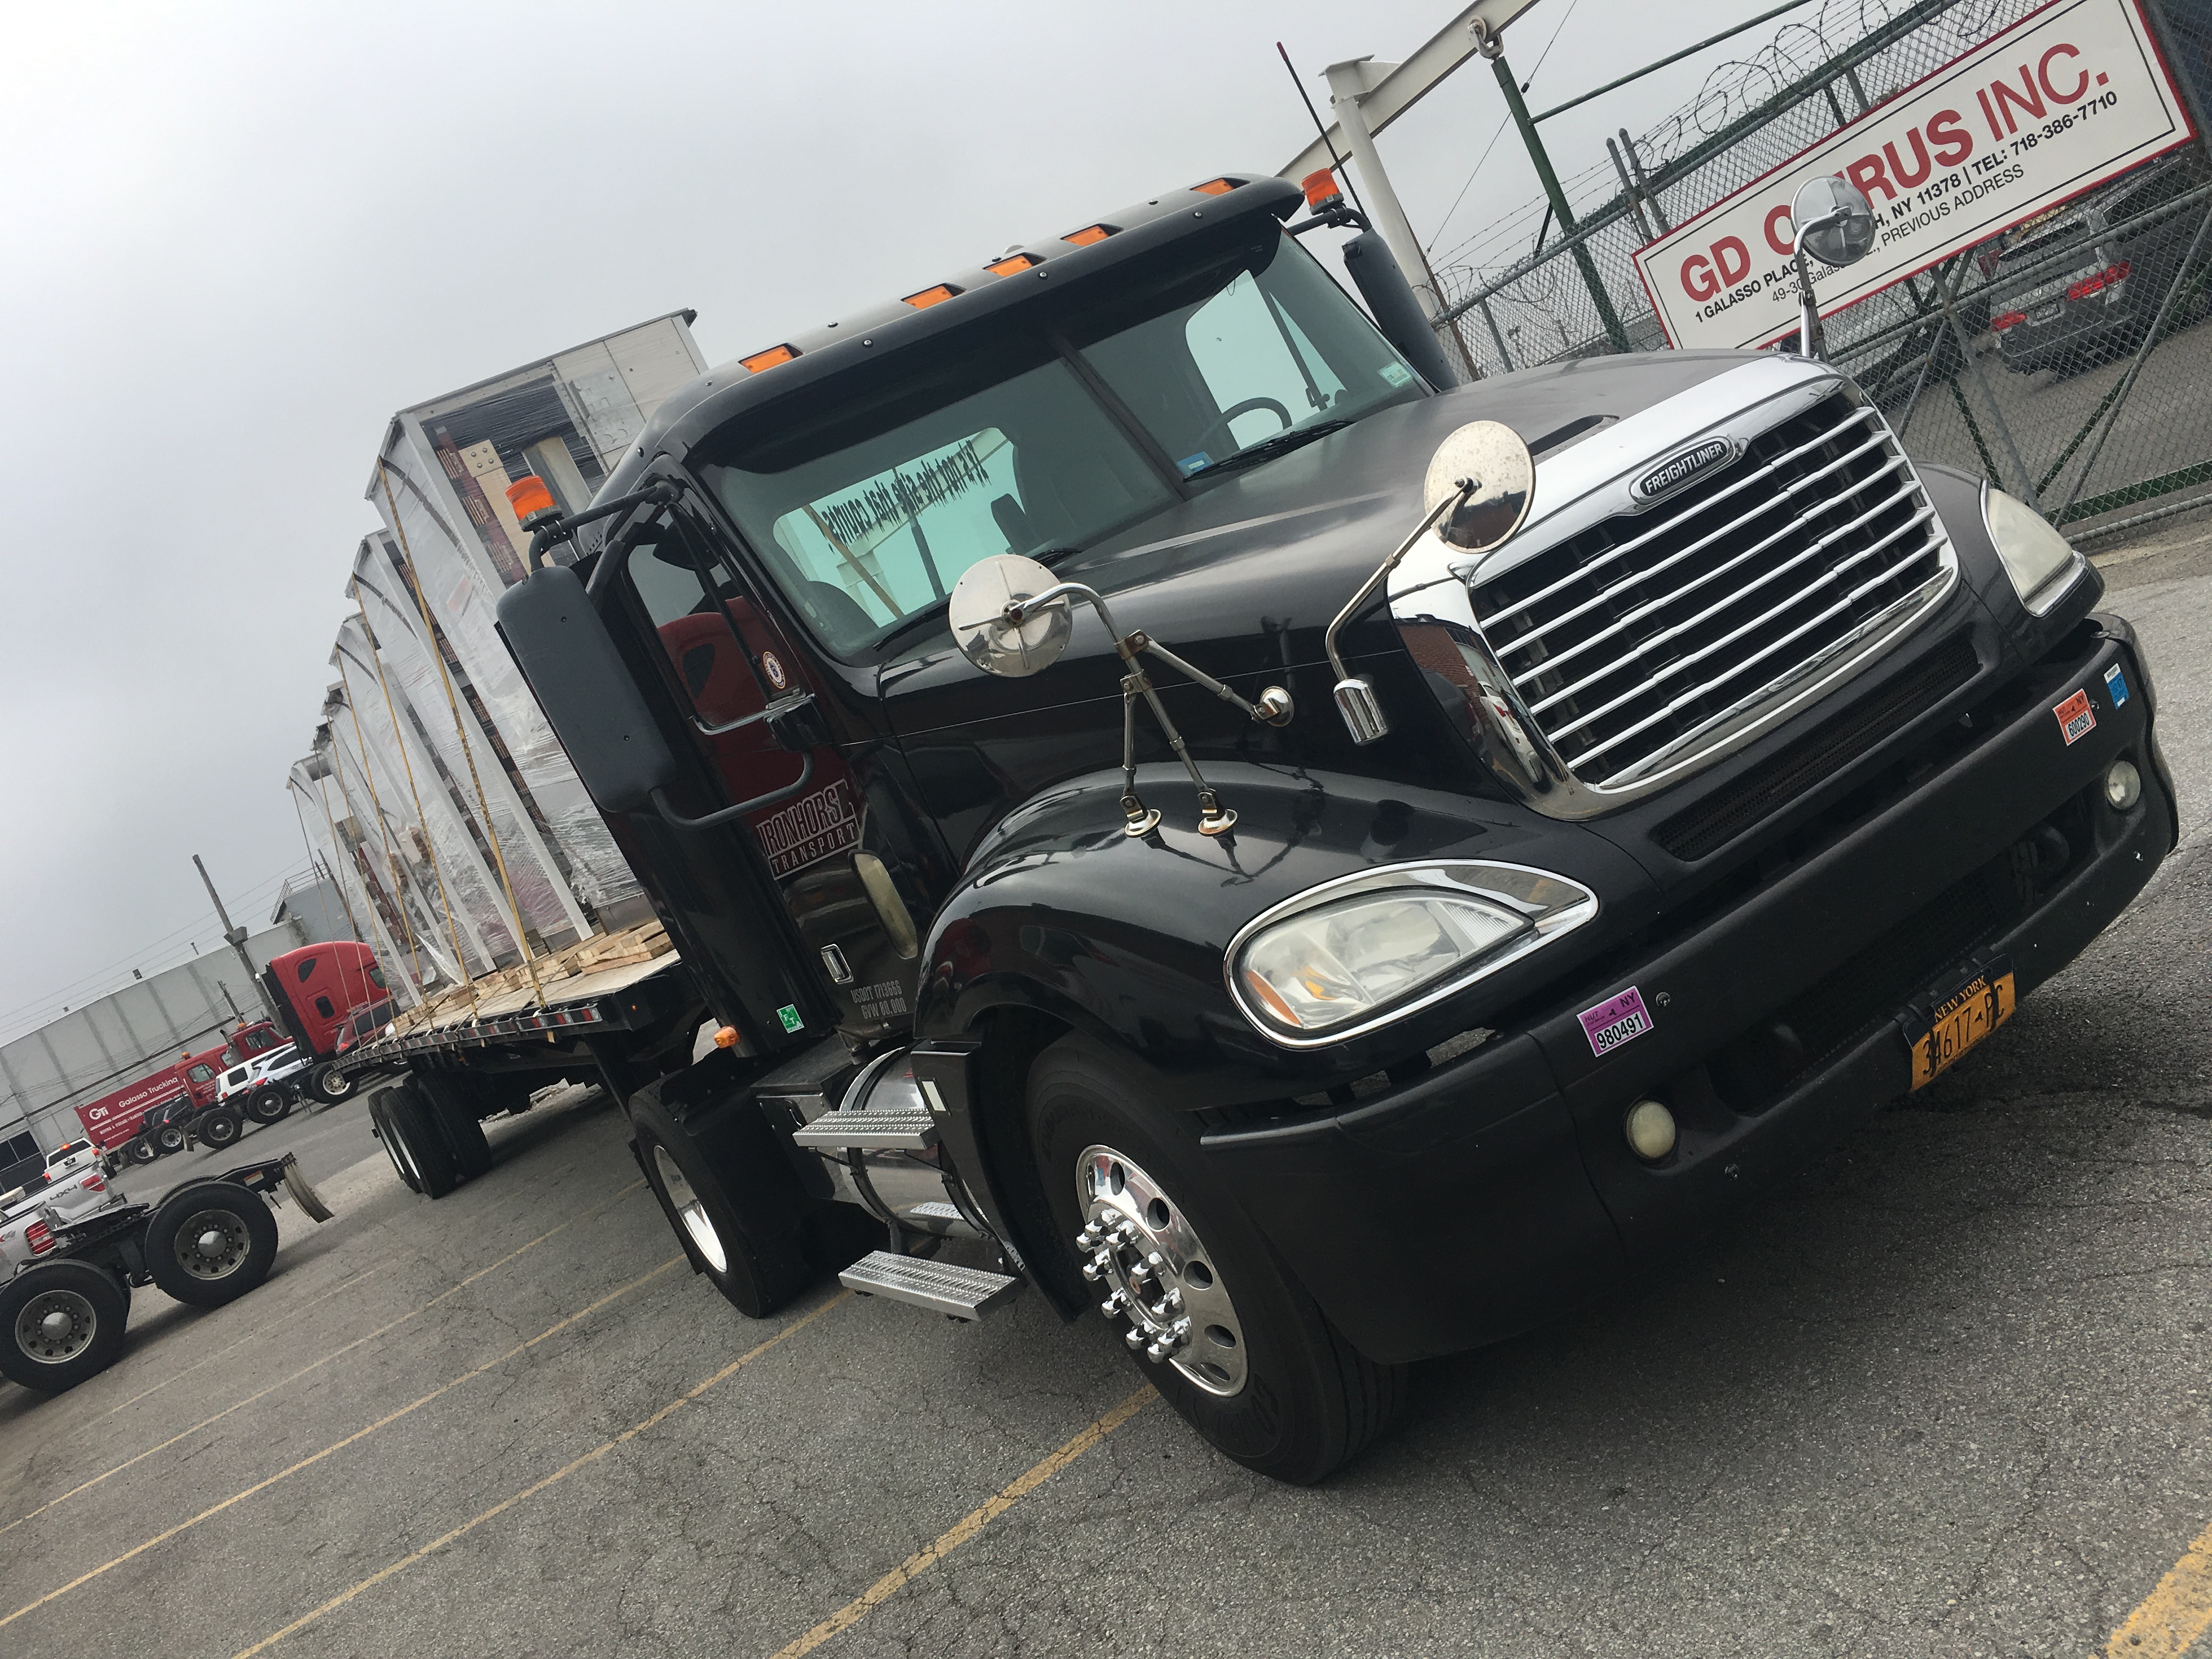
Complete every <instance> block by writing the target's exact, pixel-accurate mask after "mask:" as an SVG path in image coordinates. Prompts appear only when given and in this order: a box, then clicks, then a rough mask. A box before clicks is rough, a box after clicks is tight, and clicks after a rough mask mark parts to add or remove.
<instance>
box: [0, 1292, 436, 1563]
mask: <svg viewBox="0 0 2212 1659" xmlns="http://www.w3.org/2000/svg"><path fill="white" fill-rule="evenodd" d="M394 1265H395V1264H394V1263H392V1262H389V1261H380V1262H378V1263H377V1264H376V1266H374V1267H370V1268H368V1269H367V1270H366V1271H365V1272H362V1273H356V1274H355V1275H354V1276H353V1277H352V1278H351V1279H340V1280H339V1281H338V1282H337V1284H335V1285H331V1287H330V1289H328V1290H326V1291H316V1292H314V1296H315V1299H316V1300H318V1301H325V1300H327V1299H328V1298H330V1297H334V1296H336V1295H337V1293H338V1292H339V1291H346V1290H350V1289H352V1288H353V1287H354V1286H355V1285H358V1284H360V1283H361V1281H362V1279H374V1278H375V1277H376V1275H377V1274H379V1273H387V1272H389V1271H390V1270H391V1269H392V1267H393V1266H394ZM297 1317H298V1316H297V1315H296V1314H291V1313H286V1314H280V1315H279V1316H277V1317H276V1318H274V1319H270V1320H264V1322H262V1323H260V1324H259V1325H257V1326H255V1327H254V1328H253V1329H252V1330H251V1331H248V1332H247V1333H246V1334H245V1335H244V1336H241V1337H240V1338H239V1339H238V1340H237V1341H235V1342H233V1343H230V1344H228V1346H223V1347H220V1348H217V1349H216V1351H215V1352H213V1353H211V1354H210V1355H209V1356H208V1357H207V1358H204V1359H195V1360H194V1361H192V1363H191V1364H189V1365H187V1366H185V1368H184V1369H183V1370H179V1372H177V1373H176V1375H175V1376H167V1377H164V1378H162V1379H161V1381H160V1382H159V1383H155V1384H154V1386H153V1387H152V1388H150V1389H140V1390H139V1391H138V1392H137V1394H134V1395H131V1398H129V1399H128V1400H126V1401H124V1402H123V1403H122V1404H121V1405H119V1406H110V1407H108V1408H107V1409H106V1411H104V1412H102V1413H100V1415H99V1416H98V1417H96V1418H94V1419H93V1421H94V1422H95V1423H97V1422H103V1421H105V1420H106V1419H108V1418H111V1417H112V1416H114V1415H115V1413H118V1412H127V1411H129V1410H130V1409H131V1407H133V1406H135V1405H137V1403H138V1402H139V1401H142V1400H144V1399H148V1398H149V1397H150V1396H152V1395H157V1394H159V1393H161V1390H162V1389H166V1388H167V1387H168V1386H169V1384H170V1383H180V1382H182V1381H183V1380H184V1379H185V1377H188V1376H191V1374H192V1373H193V1372H194V1371H196V1370H199V1369H200V1368H201V1367H202V1366H203V1365H212V1364H215V1362H216V1360H218V1359H220V1358H222V1357H223V1355H225V1354H227V1353H229V1352H232V1350H234V1349H237V1348H242V1347H244V1346H246V1344H247V1343H249V1342H258V1341H259V1340H261V1339H262V1338H263V1337H264V1336H266V1335H268V1334H269V1333H270V1332H271V1331H274V1330H281V1329H283V1328H284V1327H285V1326H287V1325H289V1324H290V1323H291V1322H292V1321H293V1320H294V1319H295V1318H297ZM14 1524H15V1523H14V1522H9V1525H10V1526H12V1525H14ZM4 1530H6V1528H0V1531H4Z"/></svg>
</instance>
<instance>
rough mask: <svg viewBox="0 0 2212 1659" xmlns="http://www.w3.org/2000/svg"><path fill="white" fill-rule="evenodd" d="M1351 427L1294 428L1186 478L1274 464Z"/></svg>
mask: <svg viewBox="0 0 2212 1659" xmlns="http://www.w3.org/2000/svg"><path fill="white" fill-rule="evenodd" d="M1351 424H1352V422H1349V421H1316V422H1314V423H1313V424H1312V425H1311V426H1299V427H1292V428H1289V429H1288V430H1287V431H1283V432H1278V433H1277V434H1275V435H1274V436H1273V437H1272V438H1262V439H1261V440H1260V441H1259V442H1258V443H1256V444H1247V445H1246V446H1245V447H1243V448H1242V449H1240V450H1238V451H1237V453H1235V454H1234V455H1225V456H1223V457H1222V458H1221V459H1219V460H1218V461H1210V462H1208V463H1207V464H1206V465H1204V466H1201V467H1200V468H1199V469H1198V471H1195V472H1186V473H1184V474H1183V477H1184V478H1185V479H1186V480H1188V479H1191V478H1204V477H1211V476H1212V475H1213V474H1214V473H1217V472H1233V471H1237V469H1238V468H1240V467H1247V466H1257V465H1259V464H1260V463H1261V461H1272V460H1273V459H1275V457H1276V456H1278V455H1287V454H1289V453H1291V451H1292V450H1294V449H1297V448H1299V447H1303V446H1304V445H1306V444H1310V443H1311V442H1312V441H1314V440H1315V439H1316V438H1326V437H1327V436H1328V435H1329V434H1330V433H1332V432H1341V431H1343V430H1344V428H1346V427H1348V426H1350V425H1351Z"/></svg>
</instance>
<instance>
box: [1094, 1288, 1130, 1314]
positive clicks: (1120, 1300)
mask: <svg viewBox="0 0 2212 1659" xmlns="http://www.w3.org/2000/svg"><path fill="white" fill-rule="evenodd" d="M1128 1305H1129V1293H1128V1291H1115V1292H1114V1294H1113V1295H1111V1296H1109V1297H1107V1298H1106V1299H1105V1300H1104V1301H1103V1302H1102V1303H1100V1304H1098V1311H1099V1312H1100V1313H1103V1314H1104V1315H1105V1316H1106V1317H1107V1318H1109V1319H1111V1318H1112V1317H1113V1316H1115V1314H1117V1313H1119V1312H1121V1310H1122V1309H1124V1308H1126V1307H1127V1306H1128Z"/></svg>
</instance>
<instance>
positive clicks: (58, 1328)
mask: <svg viewBox="0 0 2212 1659" xmlns="http://www.w3.org/2000/svg"><path fill="white" fill-rule="evenodd" d="M98 1334H100V1316H99V1315H98V1314H97V1313H95V1312H94V1311H93V1306H92V1303H91V1301H90V1299H89V1298H88V1297H83V1296H81V1295H79V1294H78V1293H77V1292H76V1291H40V1292H39V1293H38V1294H37V1295H36V1296H34V1297H32V1298H31V1299H30V1300H29V1301H27V1302H26V1303H25V1304H23V1310H22V1311H21V1313H19V1314H17V1315H16V1316H15V1346H17V1347H18V1348H21V1350H22V1351H23V1352H24V1353H26V1354H27V1355H28V1356H29V1357H30V1358H33V1359H35V1360H37V1361H38V1362H39V1363H40V1364H44V1365H62V1364H68V1363H69V1362H70V1360H72V1359H74V1358H76V1357H77V1356H78V1355H79V1354H81V1353H82V1352H84V1351H85V1350H86V1349H87V1348H88V1347H90V1346H92V1340H93V1338H94V1337H95V1336H97V1335H98Z"/></svg>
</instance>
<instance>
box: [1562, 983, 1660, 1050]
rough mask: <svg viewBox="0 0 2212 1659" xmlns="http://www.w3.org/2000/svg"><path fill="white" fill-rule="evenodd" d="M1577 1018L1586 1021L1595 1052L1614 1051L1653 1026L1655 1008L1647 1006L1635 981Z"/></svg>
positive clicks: (1585, 1010)
mask: <svg viewBox="0 0 2212 1659" xmlns="http://www.w3.org/2000/svg"><path fill="white" fill-rule="evenodd" d="M1575 1018H1577V1019H1579V1020H1580V1021H1582V1023H1583V1036H1586V1037H1588V1038H1589V1046H1590V1052H1591V1053H1592V1054H1611V1053H1612V1052H1613V1050H1614V1049H1615V1048H1619V1047H1620V1045H1621V1044H1622V1043H1624V1042H1628V1041H1629V1040H1630V1039H1631V1038H1633V1037H1640V1036H1643V1035H1644V1033H1645V1032H1646V1031H1648V1030H1650V1029H1651V1012H1650V1009H1648V1008H1646V1007H1645V1006H1644V993H1643V992H1641V991H1639V990H1638V989H1637V988H1636V987H1634V986H1633V985H1632V986H1630V987H1628V988H1627V989H1626V991H1623V992H1622V993H1621V994H1620V995H1619V996H1617V997H1613V998H1610V999H1608V1000H1606V1001H1604V1002H1601V1003H1599V1004H1598V1006H1596V1007H1595V1008H1585V1009H1583V1012H1581V1013H1579V1014H1577V1015H1576V1016H1575Z"/></svg>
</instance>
